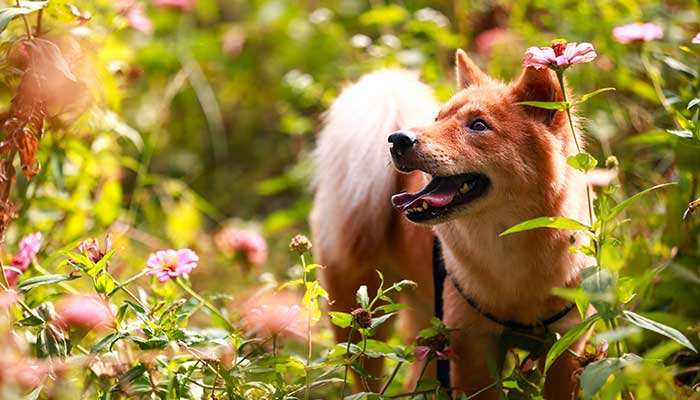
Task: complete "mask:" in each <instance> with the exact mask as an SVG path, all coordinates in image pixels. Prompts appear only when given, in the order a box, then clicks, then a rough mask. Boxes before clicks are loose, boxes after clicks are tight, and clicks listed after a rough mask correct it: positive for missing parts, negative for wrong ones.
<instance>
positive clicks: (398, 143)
mask: <svg viewBox="0 0 700 400" xmlns="http://www.w3.org/2000/svg"><path fill="white" fill-rule="evenodd" d="M389 143H391V153H392V154H393V155H394V156H395V157H400V156H402V155H404V154H405V153H406V152H407V151H409V150H410V149H411V147H413V145H414V144H415V143H416V134H415V133H413V132H412V131H408V130H401V131H397V132H394V133H392V134H391V135H389Z"/></svg>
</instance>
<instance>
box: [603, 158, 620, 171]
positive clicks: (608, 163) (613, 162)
mask: <svg viewBox="0 0 700 400" xmlns="http://www.w3.org/2000/svg"><path fill="white" fill-rule="evenodd" d="M619 165H620V162H619V161H617V157H615V156H610V157H608V158H607V159H606V160H605V168H608V169H613V168H617V167H618V166H619Z"/></svg>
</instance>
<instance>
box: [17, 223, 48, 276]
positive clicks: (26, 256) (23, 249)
mask: <svg viewBox="0 0 700 400" xmlns="http://www.w3.org/2000/svg"><path fill="white" fill-rule="evenodd" d="M40 247H41V232H36V233H32V234H31V235H27V236H25V237H23V238H22V240H20V241H19V250H17V254H15V256H14V257H13V258H12V266H14V267H17V268H19V269H21V270H22V271H26V270H27V268H28V267H29V264H31V263H32V259H34V257H35V256H36V254H37V253H38V252H39V248H40Z"/></svg>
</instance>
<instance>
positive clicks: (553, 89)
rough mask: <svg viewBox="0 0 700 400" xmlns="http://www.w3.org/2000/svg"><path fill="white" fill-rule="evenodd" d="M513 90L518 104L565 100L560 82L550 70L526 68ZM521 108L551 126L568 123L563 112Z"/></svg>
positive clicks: (528, 107) (529, 107) (527, 107)
mask: <svg viewBox="0 0 700 400" xmlns="http://www.w3.org/2000/svg"><path fill="white" fill-rule="evenodd" d="M511 90H512V91H513V95H514V97H515V99H516V101H517V102H523V101H563V100H564V96H563V94H562V91H561V88H560V87H559V81H558V80H557V77H556V75H555V74H554V72H553V71H551V70H550V69H548V68H545V69H535V68H532V67H527V68H525V69H524V70H523V73H522V74H521V75H520V77H519V78H518V80H517V81H515V83H514V84H513V85H512V89H511ZM521 107H525V109H526V110H527V112H528V114H530V115H532V116H533V117H534V118H536V119H538V120H540V121H542V122H544V123H545V124H547V125H549V126H559V124H563V123H564V122H566V118H565V115H564V112H563V111H557V110H546V109H544V108H537V107H531V106H524V105H523V106H521Z"/></svg>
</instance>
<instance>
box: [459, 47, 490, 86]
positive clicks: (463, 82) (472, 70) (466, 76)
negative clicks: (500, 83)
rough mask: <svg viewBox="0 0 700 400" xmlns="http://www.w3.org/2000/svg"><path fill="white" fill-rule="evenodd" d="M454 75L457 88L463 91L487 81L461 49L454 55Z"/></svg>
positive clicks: (484, 75) (486, 77) (485, 76)
mask: <svg viewBox="0 0 700 400" xmlns="http://www.w3.org/2000/svg"><path fill="white" fill-rule="evenodd" d="M455 73H456V76H457V87H458V88H459V89H465V88H467V87H468V86H471V85H478V84H479V83H482V82H484V81H485V80H486V79H488V76H487V75H486V74H485V73H484V72H483V71H482V70H481V69H480V68H479V66H477V65H476V64H474V61H472V60H471V58H469V56H468V55H467V53H466V52H465V51H464V50H462V49H457V52H456V53H455Z"/></svg>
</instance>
